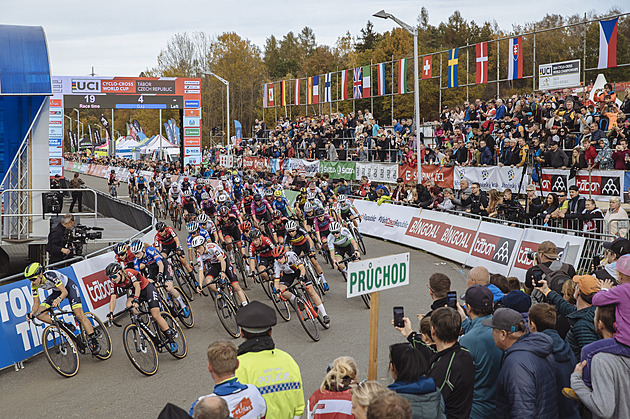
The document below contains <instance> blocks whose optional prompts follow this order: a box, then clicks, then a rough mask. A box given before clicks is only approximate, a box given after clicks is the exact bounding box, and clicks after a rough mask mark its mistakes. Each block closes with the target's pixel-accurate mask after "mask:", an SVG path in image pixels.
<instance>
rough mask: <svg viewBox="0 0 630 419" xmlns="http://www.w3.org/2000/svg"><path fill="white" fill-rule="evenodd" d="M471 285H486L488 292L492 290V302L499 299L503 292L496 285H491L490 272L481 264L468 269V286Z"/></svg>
mask: <svg viewBox="0 0 630 419" xmlns="http://www.w3.org/2000/svg"><path fill="white" fill-rule="evenodd" d="M473 285H483V286H485V287H488V289H489V290H490V292H492V300H493V302H495V303H496V302H497V301H500V300H501V299H502V298H503V296H504V294H503V291H501V290H500V289H499V288H498V287H497V286H496V285H492V284H491V283H490V273H489V272H488V269H487V268H485V267H483V266H475V267H474V268H472V269H471V270H470V271H468V287H469V288H470V287H472V286H473Z"/></svg>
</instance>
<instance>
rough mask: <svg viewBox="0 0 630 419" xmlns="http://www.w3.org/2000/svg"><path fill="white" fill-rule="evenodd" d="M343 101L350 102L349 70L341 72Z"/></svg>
mask: <svg viewBox="0 0 630 419" xmlns="http://www.w3.org/2000/svg"><path fill="white" fill-rule="evenodd" d="M341 100H348V70H341Z"/></svg>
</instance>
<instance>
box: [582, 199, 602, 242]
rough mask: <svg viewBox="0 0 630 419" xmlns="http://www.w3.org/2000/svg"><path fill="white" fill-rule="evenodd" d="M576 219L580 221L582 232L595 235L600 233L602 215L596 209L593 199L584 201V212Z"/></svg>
mask: <svg viewBox="0 0 630 419" xmlns="http://www.w3.org/2000/svg"><path fill="white" fill-rule="evenodd" d="M578 218H579V220H580V221H582V231H584V232H595V233H601V232H602V230H603V229H602V221H603V219H604V214H603V213H602V211H601V210H600V209H599V208H597V204H596V203H595V200H594V199H586V200H584V210H583V211H582V213H581V214H580V215H579V217H578ZM587 237H588V236H587Z"/></svg>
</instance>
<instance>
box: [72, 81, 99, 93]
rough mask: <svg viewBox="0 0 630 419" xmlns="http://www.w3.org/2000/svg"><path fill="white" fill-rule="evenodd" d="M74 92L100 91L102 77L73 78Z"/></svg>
mask: <svg viewBox="0 0 630 419" xmlns="http://www.w3.org/2000/svg"><path fill="white" fill-rule="evenodd" d="M72 92H73V93H100V92H101V80H100V79H97V80H95V79H72Z"/></svg>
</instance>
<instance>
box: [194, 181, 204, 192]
mask: <svg viewBox="0 0 630 419" xmlns="http://www.w3.org/2000/svg"><path fill="white" fill-rule="evenodd" d="M195 189H197V190H198V191H200V190H202V189H203V186H202V185H201V183H198V184H196V185H195Z"/></svg>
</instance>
